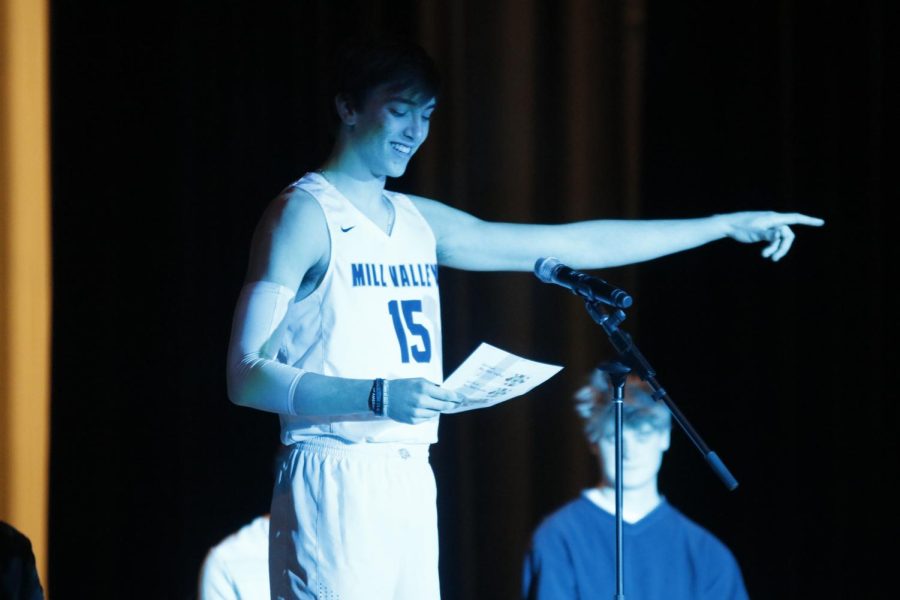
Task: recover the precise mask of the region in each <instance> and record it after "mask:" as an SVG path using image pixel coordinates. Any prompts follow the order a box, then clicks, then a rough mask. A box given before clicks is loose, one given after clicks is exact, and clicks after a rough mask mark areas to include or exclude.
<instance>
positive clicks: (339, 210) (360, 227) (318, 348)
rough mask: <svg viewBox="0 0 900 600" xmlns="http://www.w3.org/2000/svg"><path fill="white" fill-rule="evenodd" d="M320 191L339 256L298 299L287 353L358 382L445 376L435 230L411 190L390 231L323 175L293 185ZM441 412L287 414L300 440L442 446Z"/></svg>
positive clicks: (287, 435) (291, 361) (284, 422)
mask: <svg viewBox="0 0 900 600" xmlns="http://www.w3.org/2000/svg"><path fill="white" fill-rule="evenodd" d="M292 187H295V188H299V189H301V190H303V191H305V192H307V193H308V194H310V195H311V196H312V197H313V198H315V199H316V200H317V201H318V203H319V205H320V206H321V207H322V211H323V212H324V213H325V221H326V222H327V224H328V233H329V235H330V236H331V256H330V258H329V262H328V268H327V270H326V271H325V276H324V278H323V279H322V282H321V283H320V284H319V287H318V288H317V289H316V290H315V291H314V292H313V293H312V294H310V295H309V296H307V297H306V298H304V299H302V300H300V301H298V302H294V303H292V304H291V306H290V308H289V309H288V312H287V315H286V316H285V321H284V323H283V324H282V327H281V331H282V332H283V334H282V338H281V344H280V347H279V348H280V349H279V354H278V360H279V361H280V362H283V363H285V364H288V365H293V366H296V367H299V368H302V369H305V370H306V371H309V372H313V373H321V374H322V375H331V376H336V377H347V378H351V379H375V378H376V377H381V378H384V379H402V378H409V377H423V378H425V379H428V380H429V381H432V382H434V383H438V384H440V383H441V382H442V381H443V363H442V360H443V355H442V352H441V347H442V346H441V342H442V340H441V306H440V298H439V295H438V266H437V254H436V244H435V238H434V233H433V232H432V231H431V227H429V225H428V223H427V222H426V221H425V219H424V218H423V217H422V215H421V214H420V213H419V211H418V210H417V209H416V207H415V206H414V205H413V203H412V202H411V201H410V199H409V198H407V197H406V196H404V195H403V194H399V193H395V192H388V191H385V196H386V197H387V199H388V200H389V201H390V202H391V203H392V204H393V206H394V214H395V219H394V226H393V229H392V230H391V233H390V235H388V234H386V233H385V232H384V231H382V230H381V229H380V228H379V227H378V226H377V225H375V224H374V223H373V222H372V221H371V220H369V218H368V217H366V216H365V215H363V214H362V213H361V212H360V211H359V210H358V209H357V208H356V207H355V206H353V204H352V203H350V201H349V200H347V199H346V198H345V197H344V196H343V195H342V194H341V193H340V192H339V191H338V190H337V188H335V187H334V186H333V185H331V183H329V182H328V180H327V179H325V178H324V177H323V176H322V175H321V174H319V173H307V174H306V175H304V176H303V177H302V178H301V179H300V180H299V181H297V182H296V183H294V184H292ZM437 427H438V419H434V420H433V421H429V422H426V423H419V424H417V425H407V424H404V423H398V422H396V421H393V420H390V419H387V418H385V417H376V416H374V415H371V414H367V415H352V416H338V417H302V416H291V415H281V438H282V441H283V442H284V443H285V444H291V443H294V442H298V441H301V440H304V439H308V438H310V437H316V436H322V435H329V436H334V437H339V438H342V439H344V440H347V441H350V442H406V443H425V444H429V443H433V442H435V441H437Z"/></svg>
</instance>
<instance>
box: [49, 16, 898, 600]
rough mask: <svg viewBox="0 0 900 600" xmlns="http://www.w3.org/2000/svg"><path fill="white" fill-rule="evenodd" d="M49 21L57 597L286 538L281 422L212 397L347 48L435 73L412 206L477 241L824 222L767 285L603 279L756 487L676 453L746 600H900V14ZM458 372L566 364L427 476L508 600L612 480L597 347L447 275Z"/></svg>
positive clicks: (186, 574)
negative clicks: (583, 496) (510, 361)
mask: <svg viewBox="0 0 900 600" xmlns="http://www.w3.org/2000/svg"><path fill="white" fill-rule="evenodd" d="M51 5H52V143H53V155H52V156H53V229H54V230H53V241H54V257H53V258H54V283H53V285H54V316H53V323H54V325H53V382H52V384H53V404H52V410H53V416H52V459H51V460H52V464H51V498H50V510H51V514H50V527H51V529H50V572H49V582H48V587H49V589H50V591H51V593H53V594H54V596H58V597H60V598H68V597H85V596H88V597H92V598H120V597H129V598H143V597H146V598H191V597H193V596H194V594H195V586H196V577H197V572H198V569H199V567H200V563H201V561H202V559H203V557H204V554H205V552H206V550H207V549H208V548H209V547H210V546H211V545H212V544H214V543H216V542H217V541H219V540H220V539H221V538H222V537H224V536H225V535H226V534H227V533H229V532H231V531H233V530H235V529H237V528H238V527H239V526H240V525H242V524H243V523H245V522H248V521H249V520H250V519H251V518H252V517H253V516H255V515H257V514H260V513H263V512H265V511H267V510H268V501H269V496H270V486H271V476H270V472H271V464H272V459H273V453H274V451H275V448H276V443H277V429H278V427H277V418H275V417H274V416H272V415H268V414H263V413H258V412H255V411H252V410H248V409H242V408H238V407H235V406H233V405H231V404H230V403H229V402H228V400H227V398H226V396H225V389H224V360H225V346H226V344H227V339H228V334H229V330H230V321H231V311H232V308H233V304H234V301H235V299H236V296H237V292H238V290H239V288H240V286H241V282H242V278H243V273H244V269H245V267H246V260H247V252H248V248H249V240H250V235H251V232H252V229H253V227H254V225H255V223H256V220H257V219H258V217H259V215H260V213H261V211H262V210H263V208H264V206H265V205H266V203H267V202H268V201H269V200H270V199H271V198H272V197H273V196H274V195H275V194H277V193H278V192H279V191H280V189H281V188H283V187H284V186H285V185H286V184H288V183H289V182H291V181H292V180H294V179H296V178H297V177H299V176H300V175H301V174H302V173H303V172H304V171H305V170H306V169H309V168H313V167H315V166H316V165H317V164H318V162H319V161H321V160H322V158H323V157H324V155H325V153H326V152H327V149H328V145H329V141H330V131H329V130H330V121H329V117H328V114H327V110H328V106H327V101H326V99H325V98H324V89H325V77H326V75H327V70H328V62H329V57H330V55H331V52H332V50H333V48H334V47H335V45H336V44H337V43H339V42H340V41H341V40H342V39H344V38H346V37H348V36H355V35H362V34H393V35H402V36H408V37H412V38H414V39H417V40H419V41H420V42H421V43H422V44H423V45H425V46H426V48H428V49H429V50H430V51H431V52H432V53H433V55H434V56H435V57H436V58H437V60H438V62H439V63H440V66H441V68H442V71H443V72H444V75H445V78H446V80H447V88H446V91H445V92H446V93H445V95H444V97H443V99H442V102H441V106H440V107H439V109H438V112H437V113H436V116H435V120H434V126H433V129H432V136H431V139H430V140H429V142H428V143H427V144H426V146H425V148H424V149H423V150H422V152H421V155H420V156H418V157H417V158H416V160H414V161H413V163H412V167H411V169H410V172H409V173H408V175H407V176H405V177H404V178H402V179H400V180H397V181H395V182H391V187H393V188H394V189H400V190H409V191H416V192H419V193H422V194H424V195H429V196H433V197H436V198H438V199H442V200H444V201H446V202H448V203H450V204H452V205H454V206H458V207H460V208H463V209H465V210H468V211H471V212H473V213H475V214H476V215H478V216H481V217H484V218H488V219H498V220H499V219H502V220H510V221H520V222H529V221H542V222H563V221H568V220H573V219H583V218H604V217H606V218H623V217H640V218H675V217H694V216H703V215H708V214H713V213H717V212H725V211H732V210H743V209H751V208H772V209H775V210H785V211H794V210H796V211H801V212H806V213H809V214H813V215H816V216H820V217H823V218H825V219H826V220H827V225H826V227H825V228H824V229H821V230H815V231H813V230H799V231H798V240H797V244H796V247H795V249H794V250H793V251H792V253H791V254H789V255H788V257H787V258H786V259H785V260H784V261H783V262H781V263H778V264H776V265H772V264H769V263H767V262H766V261H763V260H761V259H760V258H759V257H758V256H757V254H758V250H759V248H756V247H747V246H741V245H738V244H735V243H733V242H726V241H722V242H716V243H714V244H711V245H709V246H707V247H705V248H702V249H699V250H696V251H693V252H689V253H684V254H681V255H676V256H672V257H667V258H663V259H660V260H658V261H654V262H651V263H647V264H644V265H639V266H636V267H630V268H627V269H617V270H610V271H608V272H606V273H603V274H602V275H603V276H604V277H605V278H607V279H609V280H611V281H614V282H618V283H621V284H623V286H625V287H626V288H627V289H629V291H631V292H632V293H633V295H634V296H635V298H636V305H635V307H634V309H632V310H631V311H630V312H629V317H628V319H627V320H626V322H625V323H624V324H623V328H625V329H626V330H628V331H629V332H631V333H632V334H633V335H634V337H635V339H636V341H637V343H638V345H639V346H640V347H641V349H642V350H643V351H644V353H645V354H646V355H647V356H648V358H649V359H650V360H651V362H652V363H653V365H654V366H655V367H656V368H657V370H658V371H659V377H660V380H661V381H662V382H663V383H664V384H665V386H666V388H667V389H668V390H669V392H670V393H671V394H672V396H673V397H674V398H675V400H676V401H677V402H678V403H679V405H680V406H681V407H682V409H683V410H684V412H685V413H686V414H687V415H688V417H689V418H690V419H691V420H692V422H693V423H694V425H695V426H696V428H697V429H698V430H699V431H700V432H701V434H702V435H703V436H704V437H705V439H706V441H707V442H708V443H709V444H710V445H711V446H712V447H713V449H715V450H717V451H718V452H719V454H720V456H721V457H722V458H723V460H724V461H725V462H726V464H728V466H729V467H730V468H731V469H732V470H733V472H734V473H735V475H736V476H737V478H738V479H739V480H740V482H741V486H740V487H739V489H738V491H736V492H734V493H728V492H726V491H725V490H724V488H723V487H722V486H721V484H720V483H719V482H718V481H717V480H716V479H715V478H714V477H713V475H712V474H711V473H710V472H709V470H708V469H707V468H706V466H705V464H704V463H703V461H702V459H701V458H700V456H699V455H698V454H697V452H696V451H695V449H694V448H693V447H692V446H691V445H690V443H689V442H688V441H687V439H686V438H685V437H684V436H683V435H680V434H679V433H675V434H674V436H673V437H674V442H673V448H672V449H671V450H670V451H669V453H668V457H667V459H666V464H665V466H664V469H663V473H662V484H661V485H662V488H663V491H664V493H665V494H666V495H667V496H668V498H669V499H670V500H671V501H672V502H673V503H674V504H676V505H677V506H679V507H680V508H681V509H682V510H683V511H684V512H686V513H687V514H688V515H689V516H691V517H692V518H694V519H695V520H697V521H698V522H700V523H701V524H703V525H705V526H707V527H708V528H710V529H711V530H712V531H713V532H714V533H716V534H717V535H718V536H719V537H720V538H721V539H722V540H723V541H725V542H726V543H727V544H728V545H729V546H730V547H731V548H732V549H733V550H734V552H735V554H736V556H737V558H738V560H739V562H740V563H741V566H742V568H743V570H744V574H745V578H746V581H747V585H748V588H749V591H750V593H751V596H753V597H776V598H780V597H784V598H793V597H821V598H826V597H841V596H846V595H850V594H853V595H856V596H864V597H885V596H886V595H887V594H886V592H883V591H882V590H884V589H889V588H888V586H887V584H886V577H885V576H884V575H883V574H884V573H888V572H889V571H888V566H889V565H888V558H887V556H888V555H887V554H882V553H880V552H879V551H878V550H877V549H878V548H880V547H882V546H883V545H884V544H888V543H890V542H891V541H892V540H893V538H894V537H895V535H896V534H897V533H898V527H897V519H896V517H894V516H893V512H894V511H893V510H892V507H891V506H890V505H889V500H888V496H887V495H886V494H885V493H884V490H886V489H887V488H888V487H889V485H890V484H893V483H896V458H895V456H896V454H897V451H896V447H895V446H896V443H895V441H894V440H895V436H894V434H893V427H894V425H895V424H896V422H897V412H896V404H895V403H894V398H893V394H892V393H891V391H890V390H891V385H890V379H889V373H890V370H889V369H890V367H891V365H893V364H894V363H895V362H896V361H895V360H894V359H896V358H897V352H896V350H895V348H894V346H893V345H892V344H891V342H892V340H894V339H896V335H897V327H896V318H895V317H891V316H890V315H891V314H892V311H891V309H890V306H895V305H896V298H895V296H894V292H893V291H892V290H890V289H889V288H888V282H889V281H890V279H891V275H892V274H893V270H892V268H891V266H892V265H893V264H895V259H896V258H897V256H896V254H897V251H896V249H895V246H894V245H892V244H890V243H889V241H888V236H887V235H888V232H887V227H888V220H887V215H886V214H885V208H884V206H885V204H884V201H885V200H886V199H887V190H888V189H892V188H895V187H896V185H892V184H890V180H891V175H890V172H889V171H887V170H886V168H885V167H886V165H885V159H884V157H885V155H886V151H885V148H886V146H887V144H888V141H889V140H888V139H887V136H886V134H885V133H883V132H884V130H885V128H886V126H887V124H888V123H889V122H890V119H889V116H890V115H888V111H889V109H890V108H891V107H892V105H891V103H889V102H888V101H887V98H888V97H889V94H890V93H891V92H892V91H893V81H892V80H891V79H890V78H889V77H888V75H889V74H890V73H891V69H890V68H889V64H888V60H887V58H886V55H887V54H886V46H887V43H888V41H889V40H890V38H891V33H892V31H893V30H892V28H891V23H892V22H893V21H892V15H891V14H889V10H888V9H889V7H888V3H886V2H877V1H874V0H873V1H869V2H863V3H860V4H858V5H855V6H854V7H853V8H852V10H851V9H848V8H847V7H845V6H843V5H841V4H838V3H817V4H816V5H815V6H814V7H805V6H799V5H798V4H797V3H793V2H788V1H783V2H775V1H769V2H757V3H749V4H746V3H745V4H741V5H740V6H738V5H732V4H722V5H713V6H709V5H708V3H700V2H688V3H684V2H681V3H667V2H661V1H656V0H654V1H648V2H646V3H644V2H636V1H633V0H632V1H629V2H600V3H595V2H590V1H587V0H567V1H565V2H558V3H547V2H539V1H528V2H514V1H512V0H507V1H504V2H487V3H485V2H473V1H471V0H465V1H462V2H454V3H432V2H421V1H420V2H414V1H407V2H342V3H334V2H326V1H319V2H311V1H310V2H297V1H293V2H289V1H286V0H284V1H280V2H272V3H249V2H216V3H211V2H210V3H206V2H195V1H194V2H192V1H183V2H174V1H169V2H161V3H155V4H154V5H152V6H150V5H142V4H133V3H103V2H73V1H67V0H56V1H54V2H52V3H51ZM441 278H442V279H441V285H442V293H443V303H444V315H443V316H444V327H445V370H446V371H447V372H450V371H451V370H452V369H453V368H454V367H455V366H456V365H457V364H458V363H459V361H460V360H462V358H464V356H465V355H466V354H468V352H470V351H471V350H472V349H473V348H474V347H475V346H476V345H477V343H478V342H479V341H482V340H484V341H488V342H490V343H493V344H495V345H497V346H500V347H502V348H505V349H508V350H510V351H512V352H516V353H519V354H522V355H525V356H529V357H532V358H535V359H538V360H545V361H548V362H556V363H558V364H563V365H565V366H566V368H565V369H564V371H563V372H562V373H561V374H560V375H559V376H557V377H555V378H554V379H553V380H551V381H550V382H548V383H547V384H545V385H544V386H542V387H541V388H539V389H537V390H535V391H534V392H532V393H531V394H529V395H527V396H526V397H523V398H520V399H516V400H514V401H511V402H509V403H507V404H505V405H501V406H499V407H496V408H494V409H491V410H488V411H477V412H472V413H465V414H462V415H455V416H450V417H447V418H445V419H444V420H443V422H442V424H441V434H440V435H441V441H440V443H439V444H437V446H435V448H434V450H433V461H432V462H433V464H434V467H435V471H436V475H437V479H438V488H439V496H440V497H439V509H440V527H441V561H442V562H441V571H442V586H443V593H444V597H445V598H450V599H452V598H466V599H469V598H473V599H474V598H514V597H516V595H517V590H518V587H519V571H520V564H521V558H522V553H523V552H524V550H525V548H526V547H527V543H528V538H529V535H530V532H531V530H532V528H533V527H534V526H535V525H536V524H537V523H538V522H539V520H540V519H541V518H542V517H543V516H545V515H546V514H548V513H549V512H550V511H552V510H554V509H555V508H557V507H558V506H560V505H561V504H563V503H564V502H566V501H567V500H568V499H570V498H572V497H573V496H574V495H576V494H577V493H578V491H579V490H580V489H582V488H583V487H586V486H589V485H591V484H593V483H594V479H595V477H596V469H595V467H594V465H593V460H592V458H591V457H590V455H589V454H588V451H587V448H586V446H585V444H584V443H583V441H582V438H581V435H580V431H579V425H578V422H577V421H576V419H575V417H574V415H573V413H572V410H571V403H570V401H569V397H570V395H571V393H572V391H573V390H574V388H575V387H576V386H577V385H579V383H580V382H581V380H582V378H583V376H584V375H585V374H586V373H587V371H588V370H589V369H590V368H591V367H592V366H593V365H594V364H596V363H597V362H598V361H599V360H602V359H604V358H609V357H610V356H611V350H610V349H609V344H608V342H607V340H606V339H605V336H604V335H603V334H602V332H601V330H600V329H599V328H597V327H596V326H595V325H593V324H592V322H591V321H590V320H589V319H588V317H587V315H586V314H585V312H584V310H583V308H582V307H581V305H580V304H579V303H578V302H577V301H576V299H575V298H574V297H571V296H569V295H566V294H565V293H564V292H563V291H562V290H560V289H558V288H554V287H551V286H544V285H542V284H540V283H538V282H537V281H536V280H535V279H534V277H533V276H531V275H529V274H480V273H479V274H476V273H459V272H453V271H449V270H445V271H444V272H442V274H441Z"/></svg>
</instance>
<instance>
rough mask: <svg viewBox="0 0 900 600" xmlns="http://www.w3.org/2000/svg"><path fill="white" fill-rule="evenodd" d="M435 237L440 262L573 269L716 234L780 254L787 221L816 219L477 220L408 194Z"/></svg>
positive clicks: (677, 247)
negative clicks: (543, 262)
mask: <svg viewBox="0 0 900 600" xmlns="http://www.w3.org/2000/svg"><path fill="white" fill-rule="evenodd" d="M414 202H415V203H416V206H417V207H418V208H419V210H420V211H421V212H422V214H423V215H424V216H425V218H426V220H427V221H428V223H429V225H431V227H432V229H433V230H434V231H435V235H436V236H437V238H438V253H439V255H438V259H439V261H440V262H441V264H443V265H446V266H450V267H455V268H459V269H467V270H472V271H530V270H531V269H532V268H533V267H534V262H535V260H536V259H538V258H540V257H544V256H553V257H556V258H558V259H559V260H560V261H562V262H563V263H565V264H566V265H568V266H570V267H572V268H575V269H602V268H609V267H617V266H621V265H627V264H632V263H637V262H642V261H646V260H651V259H654V258H658V257H660V256H665V255H667V254H673V253H675V252H680V251H682V250H688V249H691V248H696V247H698V246H702V245H704V244H707V243H709V242H712V241H715V240H719V239H722V238H731V239H734V240H737V241H739V242H743V243H752V242H768V244H767V245H766V247H765V248H764V249H763V251H762V254H763V257H765V258H770V259H772V260H774V261H777V260H779V259H781V258H782V257H783V256H784V255H785V254H786V253H787V251H788V250H789V249H790V247H791V244H792V243H793V240H794V233H793V231H791V228H790V226H791V225H813V226H819V225H822V224H823V223H824V222H823V221H822V220H821V219H817V218H814V217H808V216H806V215H801V214H797V213H775V212H741V213H729V214H723V215H715V216H711V217H705V218H699V219H670V220H644V221H640V220H635V221H622V220H602V221H581V222H578V223H569V224H565V225H525V224H514V223H493V222H488V221H482V220H481V219H478V218H476V217H473V216H472V215H470V214H468V213H465V212H463V211H460V210H457V209H454V208H451V207H449V206H447V205H445V204H441V203H440V202H435V201H433V200H427V199H424V198H414Z"/></svg>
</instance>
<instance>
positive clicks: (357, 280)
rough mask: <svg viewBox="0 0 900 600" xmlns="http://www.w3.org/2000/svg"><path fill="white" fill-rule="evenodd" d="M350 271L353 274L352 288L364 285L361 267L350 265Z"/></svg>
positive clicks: (355, 264)
mask: <svg viewBox="0 0 900 600" xmlns="http://www.w3.org/2000/svg"><path fill="white" fill-rule="evenodd" d="M350 271H351V273H352V274H353V287H357V286H360V285H366V282H365V279H363V265H361V264H359V263H353V264H352V265H350Z"/></svg>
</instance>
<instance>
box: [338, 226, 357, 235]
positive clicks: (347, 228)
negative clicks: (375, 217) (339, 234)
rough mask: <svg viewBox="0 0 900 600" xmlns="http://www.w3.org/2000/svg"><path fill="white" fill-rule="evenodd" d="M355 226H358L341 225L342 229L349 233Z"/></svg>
mask: <svg viewBox="0 0 900 600" xmlns="http://www.w3.org/2000/svg"><path fill="white" fill-rule="evenodd" d="M354 227H356V225H351V226H350V227H341V231H343V232H344V233H347V232H348V231H350V230H351V229H353V228H354Z"/></svg>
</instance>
